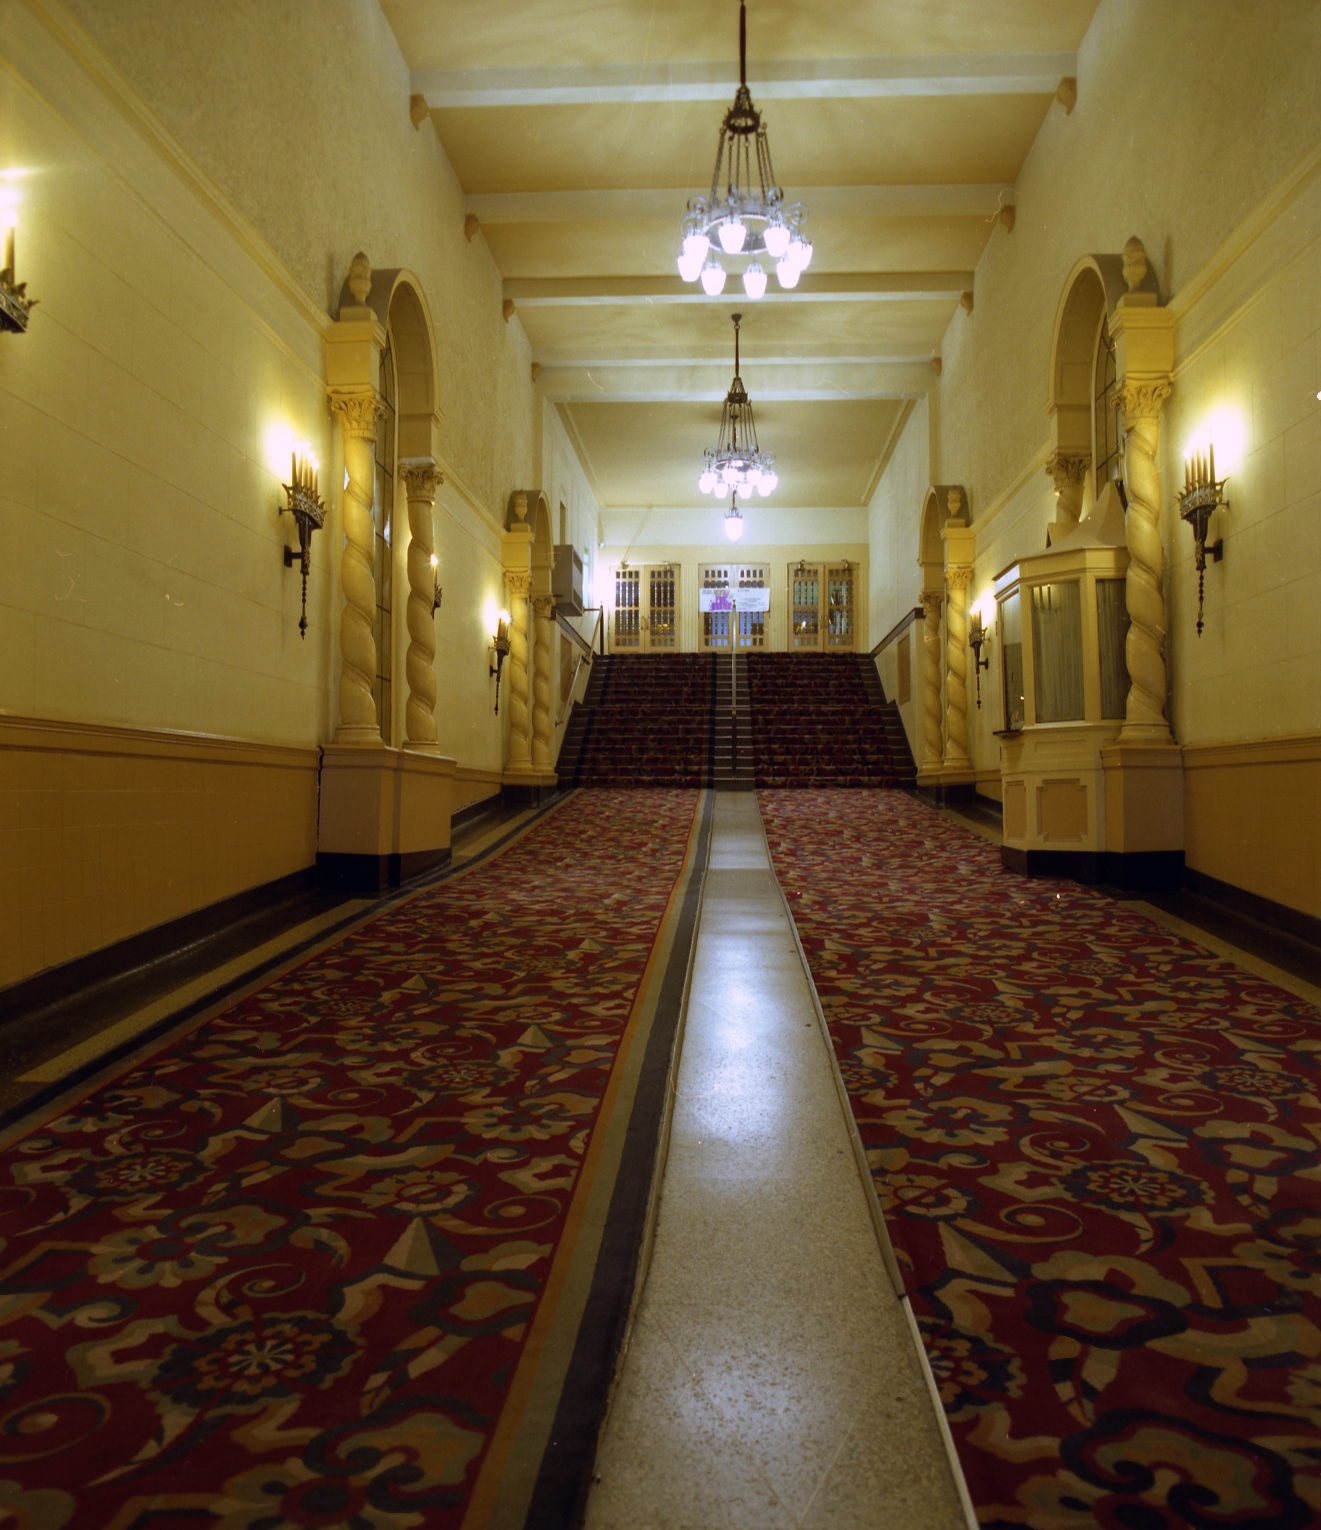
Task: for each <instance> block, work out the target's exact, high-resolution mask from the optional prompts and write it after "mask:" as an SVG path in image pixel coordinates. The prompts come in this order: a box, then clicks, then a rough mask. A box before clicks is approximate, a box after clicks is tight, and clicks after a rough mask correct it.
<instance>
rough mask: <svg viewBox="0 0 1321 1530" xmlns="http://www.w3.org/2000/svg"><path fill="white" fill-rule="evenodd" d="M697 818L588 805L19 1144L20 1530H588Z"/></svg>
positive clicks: (4, 1331)
mask: <svg viewBox="0 0 1321 1530" xmlns="http://www.w3.org/2000/svg"><path fill="white" fill-rule="evenodd" d="M707 801H708V799H706V798H704V797H702V796H700V795H699V794H696V793H692V792H664V791H653V792H619V793H616V792H594V793H590V794H581V793H580V794H578V795H576V796H575V797H573V798H571V799H570V800H569V801H568V802H567V803H566V804H564V805H563V806H562V807H561V808H560V809H559V810H557V811H555V812H553V813H551V814H550V815H549V816H548V817H546V818H544V819H542V820H541V821H540V822H539V823H538V824H537V825H536V826H535V827H534V828H533V829H532V830H531V831H530V832H528V833H527V834H526V835H525V836H524V837H522V838H521V839H519V840H517V841H516V842H515V843H513V844H512V845H511V846H510V847H508V848H506V849H505V850H504V851H503V853H501V854H499V855H498V856H497V857H495V858H494V859H491V860H489V861H487V862H486V863H485V864H482V865H479V866H477V867H475V868H472V869H470V870H468V871H467V872H465V873H463V874H460V875H457V876H455V877H453V878H452V879H450V880H448V881H446V882H444V883H442V884H440V885H439V886H437V887H435V888H434V889H432V890H429V891H425V892H422V893H419V894H417V895H415V896H412V897H411V898H408V899H405V900H404V901H401V902H399V903H397V904H396V905H394V906H393V907H392V908H390V909H388V910H387V911H386V912H384V913H383V914H381V915H379V916H378V917H376V918H374V919H373V920H372V921H371V922H368V923H365V924H363V925H361V926H359V927H358V928H357V929H356V930H355V931H353V932H352V933H350V934H348V935H346V936H343V937H341V938H339V939H338V940H336V941H334V942H333V943H332V944H330V945H328V946H327V947H325V948H324V949H321V950H319V951H317V952H315V953H313V954H311V955H309V956H307V957H305V958H304V959H302V960H300V961H298V962H297V963H295V964H293V965H292V966H291V967H290V968H289V969H288V970H286V971H285V972H284V973H283V974H282V975H280V976H278V977H276V978H275V979H274V980H272V981H269V982H266V983H265V985H264V986H262V987H261V988H259V989H258V990H257V991H255V992H252V993H250V994H249V995H248V996H247V997H245V998H243V999H241V1000H239V1001H238V1002H235V1003H233V1004H232V1005H230V1006H229V1007H228V1008H225V1009H223V1010H222V1012H220V1013H218V1014H215V1015H213V1016H212V1017H210V1018H208V1019H206V1020H204V1021H202V1022H200V1023H198V1024H196V1025H194V1026H193V1027H192V1028H191V1029H190V1030H189V1031H188V1032H187V1033H186V1034H185V1035H183V1036H178V1035H176V1036H174V1037H173V1038H172V1039H170V1040H168V1041H166V1042H163V1043H161V1044H160V1045H159V1046H158V1047H157V1048H156V1049H155V1050H154V1051H151V1052H150V1053H147V1054H143V1055H142V1056H141V1057H140V1058H139V1059H137V1060H135V1061H134V1062H133V1063H132V1064H131V1065H125V1066H122V1067H121V1068H120V1069H119V1070H118V1072H117V1073H116V1074H115V1075H113V1076H111V1077H109V1078H107V1079H103V1080H102V1081H101V1082H100V1083H99V1084H98V1085H97V1086H96V1087H95V1088H94V1089H92V1091H91V1092H87V1091H84V1092H83V1094H82V1096H81V1097H78V1096H77V1095H76V1094H73V1095H70V1096H66V1097H65V1098H64V1099H63V1100H61V1101H59V1102H58V1103H57V1104H56V1105H55V1106H54V1107H53V1108H49V1109H47V1110H46V1111H45V1112H44V1114H42V1115H41V1116H39V1117H38V1118H37V1119H33V1120H29V1121H28V1122H26V1123H24V1124H22V1125H21V1126H18V1127H14V1128H11V1129H10V1130H9V1131H8V1132H7V1133H6V1135H5V1138H4V1148H3V1156H2V1159H0V1238H2V1239H3V1244H2V1245H0V1524H3V1525H6V1526H21V1527H29V1530H62V1527H65V1526H68V1527H80V1530H112V1527H113V1530H130V1527H132V1530H183V1527H185V1526H187V1527H207V1530H285V1527H290V1530H293V1527H314V1526H318V1527H327V1526H337V1527H347V1530H402V1527H410V1526H424V1527H426V1530H435V1527H460V1526H463V1527H467V1530H475V1527H477V1526H483V1525H487V1524H496V1523H498V1524H520V1525H521V1524H523V1523H524V1522H525V1520H526V1522H528V1523H538V1524H561V1523H568V1522H569V1520H570V1518H571V1514H572V1505H573V1503H574V1501H575V1499H576V1496H577V1495H578V1494H580V1493H581V1492H585V1489H586V1480H585V1473H586V1470H587V1468H588V1467H590V1463H591V1454H592V1450H593V1448H594V1444H595V1438H596V1431H597V1427H598V1425H599V1422H600V1418H601V1413H602V1409H603V1405H604V1398H605V1388H606V1386H607V1385H608V1382H609V1379H610V1375H611V1373H612V1370H613V1362H614V1353H615V1347H616V1346H617V1343H618V1338H619V1335H620V1333H621V1332H622V1324H623V1321H624V1317H625V1315H626V1311H627V1303H628V1298H629V1294H630V1292H631V1288H632V1279H633V1274H634V1270H635V1260H636V1256H637V1245H638V1238H639V1235H640V1230H641V1221H640V1217H641V1214H642V1210H643V1208H644V1207H645V1201H646V1188H647V1182H648V1177H649V1175H650V1172H651V1166H652V1162H653V1158H654V1152H655V1143H656V1132H655V1129H656V1124H657V1122H658V1120H659V1109H660V1100H661V1097H662V1094H663V1089H664V1082H665V1078H666V1075H667V1072H668V1063H669V1057H670V1046H671V1042H672V1038H673V1021H674V1019H675V1017H677V1013H678V1003H677V994H681V992H682V977H683V970H684V967H685V965H686V955H687V950H686V946H684V944H683V942H684V940H685V939H686V938H687V937H686V936H685V934H684V931H685V929H689V931H690V927H691V924H692V921H693V918H694V917H695V910H696V887H695V874H694V869H693V868H694V866H695V865H696V864H697V863H698V862H699V861H700V857H701V854H702V849H701V846H702V834H703V833H704V825H705V823H706V819H707V814H706V813H705V811H704V808H703V804H704V803H706V802H707ZM643 844H645V847H646V854H645V855H640V854H639V853H638V848H639V845H643ZM685 921H686V924H685ZM676 971H677V974H678V988H677V990H676V988H675V972H676ZM648 1134H649V1135H648ZM621 1240H622V1242H621ZM630 1240H631V1241H630Z"/></svg>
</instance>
